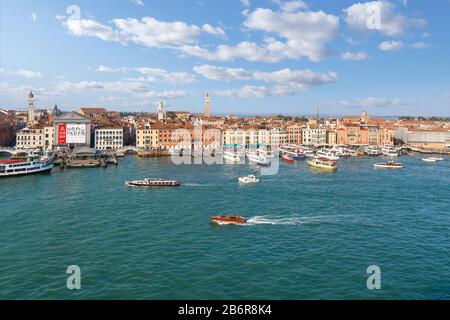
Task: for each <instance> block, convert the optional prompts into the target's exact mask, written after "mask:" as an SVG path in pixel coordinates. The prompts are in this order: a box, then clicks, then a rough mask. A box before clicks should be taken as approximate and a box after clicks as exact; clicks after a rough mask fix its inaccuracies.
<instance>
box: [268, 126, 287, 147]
mask: <svg viewBox="0 0 450 320" xmlns="http://www.w3.org/2000/svg"><path fill="white" fill-rule="evenodd" d="M286 142H287V133H286V130H284V128H273V129H272V130H270V145H271V146H272V147H276V146H280V145H282V144H286Z"/></svg>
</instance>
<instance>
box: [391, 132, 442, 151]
mask: <svg viewBox="0 0 450 320" xmlns="http://www.w3.org/2000/svg"><path fill="white" fill-rule="evenodd" d="M394 136H395V138H396V139H398V140H401V141H403V142H404V143H407V144H409V145H411V146H412V147H414V148H420V149H425V150H445V149H450V130H449V129H429V130H423V129H409V128H404V127H402V128H399V129H397V131H395V133H394Z"/></svg>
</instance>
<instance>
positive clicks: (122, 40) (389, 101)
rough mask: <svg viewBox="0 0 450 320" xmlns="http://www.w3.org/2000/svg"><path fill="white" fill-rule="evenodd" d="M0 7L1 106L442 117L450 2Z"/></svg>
mask: <svg viewBox="0 0 450 320" xmlns="http://www.w3.org/2000/svg"><path fill="white" fill-rule="evenodd" d="M0 3H1V22H0V23H1V31H0V32H1V38H0V41H1V43H0V44H1V45H0V77H1V86H0V90H1V91H0V107H1V108H9V109H17V108H25V106H26V104H27V101H26V99H27V91H28V90H29V89H33V91H34V92H35V94H36V97H37V106H38V107H39V108H50V107H51V106H52V105H54V104H55V103H58V105H60V106H61V107H62V108H63V110H72V109H75V108H77V107H79V106H105V107H107V108H108V109H110V110H119V111H140V110H144V111H154V110H155V109H156V105H157V102H158V101H160V100H163V101H165V102H166V103H167V105H168V109H170V110H187V111H191V112H201V111H203V109H204V95H205V93H206V92H209V93H210V94H211V95H212V103H213V113H216V114H227V113H235V114H278V113H283V114H289V115H308V114H315V113H316V110H317V108H320V110H321V113H323V114H356V113H359V112H361V111H363V110H366V111H369V112H370V113H371V114H375V115H386V116H388V115H445V116H449V115H450V108H449V106H450V63H449V57H450V42H449V37H448V30H450V19H448V18H449V13H450V1H449V0H435V1H432V2H431V1H424V0H390V1H373V2H357V1H347V0H342V1H326V0H322V1H321V0H317V1H299V0H293V1H288V0H266V1H262V0H248V1H245V0H227V1H219V0H183V1H179V0H165V1H158V0H152V1H150V0H114V1H111V0H98V1H87V0H86V1H75V2H72V1H53V0H39V1H32V0H1V2H0ZM78 13H79V14H78Z"/></svg>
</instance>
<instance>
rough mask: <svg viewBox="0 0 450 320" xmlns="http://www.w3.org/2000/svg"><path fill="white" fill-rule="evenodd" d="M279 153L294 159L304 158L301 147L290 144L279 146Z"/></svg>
mask: <svg viewBox="0 0 450 320" xmlns="http://www.w3.org/2000/svg"><path fill="white" fill-rule="evenodd" d="M280 154H281V155H282V156H288V157H291V158H293V159H294V160H300V159H303V158H305V153H304V151H303V149H301V148H297V147H294V146H291V145H284V146H281V147H280Z"/></svg>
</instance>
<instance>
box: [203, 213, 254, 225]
mask: <svg viewBox="0 0 450 320" xmlns="http://www.w3.org/2000/svg"><path fill="white" fill-rule="evenodd" d="M211 222H212V223H217V224H246V223H247V222H248V219H245V218H242V217H241V216H224V215H220V216H213V217H211Z"/></svg>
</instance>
